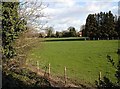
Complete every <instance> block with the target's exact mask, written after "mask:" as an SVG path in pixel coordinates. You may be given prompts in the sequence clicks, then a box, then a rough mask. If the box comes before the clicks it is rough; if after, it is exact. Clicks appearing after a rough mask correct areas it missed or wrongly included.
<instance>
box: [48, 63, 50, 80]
mask: <svg viewBox="0 0 120 89" xmlns="http://www.w3.org/2000/svg"><path fill="white" fill-rule="evenodd" d="M48 78H49V79H50V63H49V67H48Z"/></svg>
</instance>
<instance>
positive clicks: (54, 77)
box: [26, 60, 102, 87]
mask: <svg viewBox="0 0 120 89" xmlns="http://www.w3.org/2000/svg"><path fill="white" fill-rule="evenodd" d="M26 65H28V67H29V68H30V69H33V71H35V72H37V74H39V75H40V76H43V77H45V78H47V79H48V80H51V81H54V82H56V83H60V84H62V85H64V86H72V87H77V86H79V84H77V83H78V82H79V81H77V79H79V78H78V77H77V71H74V70H71V69H70V68H67V67H66V66H62V67H61V66H59V67H60V68H58V70H57V72H56V69H55V68H54V67H53V66H52V64H50V63H48V62H44V63H43V62H42V61H35V60H29V61H28V60H27V61H26ZM59 69H61V70H62V72H61V71H59ZM71 71H72V72H71ZM69 73H71V74H70V75H73V76H69ZM101 77H102V76H101V72H100V73H99V76H98V82H99V81H100V80H101ZM73 78H74V79H73ZM89 79H91V78H89ZM83 82H84V79H83V80H81V83H83ZM84 83H86V82H84Z"/></svg>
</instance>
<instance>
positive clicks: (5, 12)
mask: <svg viewBox="0 0 120 89" xmlns="http://www.w3.org/2000/svg"><path fill="white" fill-rule="evenodd" d="M18 5H19V2H2V46H3V49H4V51H3V55H4V56H3V57H4V58H11V57H13V56H14V55H15V49H14V47H13V46H12V43H13V41H14V40H15V39H16V38H17V37H18V35H19V33H20V32H21V31H22V30H24V28H25V24H26V22H25V21H24V20H21V19H20V17H19V15H18Z"/></svg>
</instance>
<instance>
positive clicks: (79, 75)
mask: <svg viewBox="0 0 120 89" xmlns="http://www.w3.org/2000/svg"><path fill="white" fill-rule="evenodd" d="M36 44H37V46H36V47H34V48H33V49H32V50H31V51H30V52H29V53H28V58H27V60H28V61H29V60H33V61H37V60H39V62H40V67H41V68H43V69H44V66H45V65H48V63H50V64H51V74H53V75H57V76H63V74H64V66H66V67H67V76H68V77H70V78H71V79H73V80H77V82H87V83H92V84H94V81H95V80H97V79H98V75H99V72H100V71H101V72H102V76H107V77H108V78H110V79H111V80H112V81H115V77H114V73H115V70H114V68H113V67H112V65H111V64H110V63H108V62H107V58H106V55H111V56H112V58H113V59H114V60H115V61H117V60H118V56H117V53H116V52H117V49H118V41H117V40H99V41H53V42H39V43H36Z"/></svg>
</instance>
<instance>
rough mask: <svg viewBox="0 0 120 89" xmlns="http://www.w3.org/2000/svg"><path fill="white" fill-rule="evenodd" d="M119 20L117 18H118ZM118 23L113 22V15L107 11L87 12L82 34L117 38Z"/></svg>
mask: <svg viewBox="0 0 120 89" xmlns="http://www.w3.org/2000/svg"><path fill="white" fill-rule="evenodd" d="M118 21H119V19H118ZM118 28H119V26H118V23H117V22H116V24H115V16H113V14H112V13H111V11H109V12H108V13H105V12H104V13H103V12H100V13H98V14H89V15H88V17H87V19H86V25H85V29H83V36H86V37H90V38H91V39H93V38H96V39H97V38H100V39H108V38H109V39H112V38H113V37H114V38H116V39H117V37H118V30H117V31H116V29H118Z"/></svg>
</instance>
